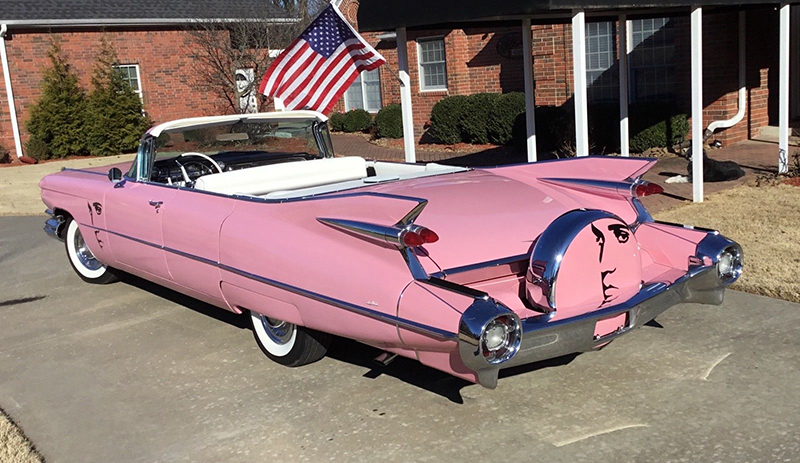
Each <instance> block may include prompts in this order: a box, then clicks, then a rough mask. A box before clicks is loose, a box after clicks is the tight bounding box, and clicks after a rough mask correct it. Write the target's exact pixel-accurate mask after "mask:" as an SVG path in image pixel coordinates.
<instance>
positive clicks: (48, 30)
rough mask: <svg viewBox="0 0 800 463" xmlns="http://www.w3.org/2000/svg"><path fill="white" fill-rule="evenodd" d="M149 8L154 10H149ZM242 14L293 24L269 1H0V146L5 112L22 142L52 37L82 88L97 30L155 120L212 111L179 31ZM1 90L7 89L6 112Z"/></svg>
mask: <svg viewBox="0 0 800 463" xmlns="http://www.w3.org/2000/svg"><path fill="white" fill-rule="evenodd" d="M154 5H157V6H158V9H157V10H153V9H152V6H154ZM242 18H248V19H250V18H266V19H265V20H266V21H269V22H275V23H280V22H295V20H294V19H290V18H287V17H286V14H285V13H284V12H283V11H282V10H280V9H278V8H275V7H273V6H272V4H271V3H269V2H258V1H256V0H228V1H226V2H218V1H212V0H195V1H182V0H162V1H160V2H158V3H157V4H153V3H143V2H85V1H81V0H67V1H59V2H55V3H52V2H51V3H49V4H47V5H46V8H44V7H43V4H42V3H41V2H34V1H29V0H25V1H15V2H5V1H4V2H2V4H0V27H2V38H0V41H1V42H0V51H3V53H4V55H5V57H6V59H4V63H3V65H2V67H3V73H2V74H0V146H3V147H5V148H6V149H8V150H10V151H11V152H12V153H13V152H14V151H15V145H16V143H15V139H14V138H15V137H14V129H13V125H14V124H13V123H12V116H11V112H12V111H15V112H16V121H17V123H18V127H19V132H20V138H21V142H22V143H24V142H25V140H26V139H27V134H26V133H25V128H24V127H25V121H26V120H27V119H28V115H29V110H30V108H31V106H32V105H34V104H35V103H36V101H37V99H38V95H39V91H40V86H41V79H42V73H43V70H44V69H45V68H46V67H47V66H48V65H49V60H48V57H47V53H48V51H49V49H50V46H51V39H52V38H54V37H57V38H58V40H59V42H60V44H61V47H62V49H63V50H64V52H65V54H66V55H67V58H68V62H69V63H70V65H71V66H72V69H73V70H74V71H75V72H76V73H77V75H78V77H79V79H80V82H81V85H82V86H84V88H89V85H90V79H91V73H92V67H93V66H94V65H95V59H96V56H97V51H98V46H99V40H100V38H101V36H102V35H105V37H107V38H108V40H109V41H110V42H111V44H112V45H113V46H114V48H115V49H116V51H117V55H118V57H119V65H118V66H119V68H120V70H122V71H123V72H124V75H125V76H126V78H127V80H128V81H129V82H130V84H131V86H132V87H133V88H134V90H135V91H136V92H137V93H138V94H139V95H140V96H141V98H142V102H143V103H144V109H145V111H146V112H147V113H148V115H149V116H150V117H151V118H152V119H153V120H154V121H155V122H160V121H165V120H170V119H175V118H181V117H190V116H202V115H207V114H211V113H214V112H219V111H220V105H219V102H218V101H217V100H215V99H214V97H212V96H209V95H207V94H203V92H199V91H197V89H195V88H193V86H192V80H191V78H190V77H191V69H192V67H191V58H190V53H191V52H190V48H191V41H190V40H189V33H188V32H187V30H186V29H187V26H188V25H190V24H191V23H193V22H196V21H198V20H202V21H204V22H205V21H212V22H215V23H216V22H219V23H224V22H227V21H236V20H240V19H242ZM223 39H224V38H223ZM6 62H7V64H8V65H7V66H6V65H5V63H6ZM6 76H9V77H10V79H9V80H8V81H6ZM9 84H10V85H9ZM9 94H13V103H14V105H13V109H12V105H10V101H9Z"/></svg>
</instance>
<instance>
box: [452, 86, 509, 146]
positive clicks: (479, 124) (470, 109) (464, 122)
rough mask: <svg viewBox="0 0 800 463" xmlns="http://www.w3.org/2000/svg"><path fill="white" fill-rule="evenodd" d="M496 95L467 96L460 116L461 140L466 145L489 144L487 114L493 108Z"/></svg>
mask: <svg viewBox="0 0 800 463" xmlns="http://www.w3.org/2000/svg"><path fill="white" fill-rule="evenodd" d="M498 97H500V94H498V93H476V94H474V95H469V96H468V97H467V101H466V107H465V108H464V113H463V114H462V115H461V121H460V122H461V135H462V140H463V141H465V142H467V143H477V144H485V143H489V128H488V122H489V113H490V109H491V108H492V107H494V104H495V102H496V101H497V98H498Z"/></svg>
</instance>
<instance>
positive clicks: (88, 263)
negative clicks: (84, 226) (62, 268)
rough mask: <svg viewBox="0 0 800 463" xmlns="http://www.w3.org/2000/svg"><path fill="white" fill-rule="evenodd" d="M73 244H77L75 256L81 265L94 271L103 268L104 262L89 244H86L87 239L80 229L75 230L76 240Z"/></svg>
mask: <svg viewBox="0 0 800 463" xmlns="http://www.w3.org/2000/svg"><path fill="white" fill-rule="evenodd" d="M73 244H74V246H75V256H76V257H77V258H78V260H79V261H80V263H81V265H83V266H84V267H86V268H87V269H89V270H92V271H94V270H99V269H101V268H103V264H101V263H100V261H99V260H97V258H96V257H95V256H94V254H92V251H91V250H90V249H89V246H87V245H86V241H85V240H84V239H83V235H82V234H81V231H80V229H78V230H75V240H74V241H73Z"/></svg>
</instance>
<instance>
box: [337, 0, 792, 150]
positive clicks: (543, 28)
mask: <svg viewBox="0 0 800 463" xmlns="http://www.w3.org/2000/svg"><path fill="white" fill-rule="evenodd" d="M415 3H419V2H415ZM554 3H555V2H554ZM339 8H340V10H341V11H342V12H343V14H344V15H345V17H346V18H348V20H350V21H351V23H352V24H354V26H355V27H356V28H358V18H359V0H344V1H342V2H341V5H340V7H339ZM687 11H688V10H687ZM669 13H672V15H670V14H669ZM385 14H386V15H389V16H392V11H388V10H387V11H386V13H385ZM440 16H442V14H440ZM744 16H745V36H746V37H747V40H746V47H745V48H746V52H745V56H744V58H745V61H746V66H745V73H744V77H745V87H746V90H745V102H746V105H745V116H744V118H743V120H742V121H741V122H739V123H737V124H736V125H734V126H733V127H730V128H727V129H724V130H720V131H718V132H717V133H716V134H715V135H714V138H715V139H719V140H720V141H722V142H723V143H725V144H731V143H736V142H740V141H742V140H746V139H749V138H754V137H758V136H759V134H760V132H761V131H762V129H763V128H764V127H767V126H776V125H777V124H778V121H777V119H778V115H777V112H778V105H779V103H778V92H777V87H778V83H777V71H778V28H777V24H778V16H779V12H778V9H777V7H776V5H751V6H749V7H748V8H747V9H746V10H745V12H744ZM537 22H538V24H537ZM509 23H510V24H509ZM474 24H475V26H474V27H463V26H462V25H463V22H462V23H458V22H456V23H455V25H457V26H461V27H460V28H459V27H441V26H440V27H438V28H434V27H430V26H424V25H422V26H416V27H413V28H412V27H409V28H408V31H407V39H408V43H407V48H408V59H409V71H410V72H409V75H410V79H411V94H412V104H413V112H414V129H415V135H416V136H417V137H418V138H419V137H420V136H422V134H423V133H424V130H425V124H426V122H427V121H428V118H429V115H430V111H431V108H432V107H433V105H434V104H435V103H436V102H437V101H439V100H440V99H441V98H443V97H444V96H447V95H466V94H472V93H478V92H498V93H505V92H522V91H524V78H523V74H524V67H523V59H522V38H521V34H520V28H519V25H518V24H519V21H515V22H511V21H506V23H505V24H508V26H505V25H504V23H503V22H501V21H496V22H493V23H487V22H486V21H483V22H481V21H474ZM738 24H739V8H738V7H728V8H714V9H711V10H710V11H708V12H706V13H705V14H704V16H703V35H704V42H703V53H704V61H703V71H704V91H703V105H704V111H703V127H707V126H708V125H709V124H710V123H711V122H713V121H716V120H724V119H730V118H732V117H733V116H734V115H735V114H736V113H737V111H738V109H739V108H738V106H739V105H738V93H739V88H740V84H739V60H738V55H739V52H738V50H739V46H738V44H739V26H738ZM798 26H800V8H797V7H795V8H794V9H793V11H792V43H791V47H792V51H791V52H792V57H793V60H792V71H791V75H792V84H791V95H792V118H793V119H796V118H798V117H800V111H798V110H800V104H798V102H800V59H797V57H800V33H797V32H795V31H797V30H798ZM619 27H620V24H619V21H618V20H617V18H616V17H615V16H610V17H608V16H606V17H603V16H595V17H589V18H587V22H586V30H585V34H586V63H587V68H586V69H587V83H588V100H589V105H590V106H591V105H593V104H600V103H602V104H618V100H619V77H620V76H619V70H618V61H619V55H620V51H621V50H625V49H626V48H625V47H624V46H623V47H620V43H619V40H618V34H617V31H618V29H619ZM627 28H628V37H629V40H628V42H629V43H628V47H627V49H628V50H629V55H628V56H629V57H628V61H629V65H628V73H627V78H628V88H629V91H628V93H629V95H628V98H629V101H630V103H631V104H632V105H634V104H636V103H638V102H648V101H669V102H673V103H674V104H675V105H676V106H677V107H678V108H679V109H680V110H681V111H684V112H686V113H687V114H689V113H690V112H691V111H690V103H691V72H690V70H691V52H690V45H691V44H690V21H689V16H688V14H685V13H684V14H675V13H674V12H670V11H669V10H666V14H665V13H664V12H662V14H660V15H659V14H653V13H644V12H642V11H639V12H638V15H636V14H633V15H631V16H630V17H629V18H628V21H627ZM361 32H362V35H363V36H364V38H365V39H366V40H367V41H369V42H370V43H371V44H372V45H373V46H375V47H376V48H377V49H378V50H379V51H380V52H381V53H382V54H383V55H384V56H385V57H386V58H387V66H384V67H383V68H380V69H378V70H375V71H371V72H365V73H363V74H362V76H361V78H360V79H359V80H358V81H356V83H354V84H353V86H352V87H351V88H350V89H349V90H348V92H347V93H346V95H345V98H343V101H342V102H340V104H339V106H338V107H337V109H338V110H340V111H342V110H349V109H352V108H366V109H368V110H370V111H373V112H374V111H377V110H378V109H380V107H382V106H385V105H387V104H390V103H399V102H400V91H399V88H400V87H399V84H398V83H397V79H396V78H395V76H394V74H393V70H396V69H398V61H397V44H396V35H395V33H394V31H387V32H365V31H361ZM532 54H533V80H534V81H535V103H536V106H537V107H544V106H562V105H571V104H572V96H573V88H574V75H573V65H572V63H573V57H572V25H571V24H569V23H566V24H565V23H563V22H562V23H559V22H557V21H556V20H545V21H534V24H533V26H532ZM537 112H538V111H537Z"/></svg>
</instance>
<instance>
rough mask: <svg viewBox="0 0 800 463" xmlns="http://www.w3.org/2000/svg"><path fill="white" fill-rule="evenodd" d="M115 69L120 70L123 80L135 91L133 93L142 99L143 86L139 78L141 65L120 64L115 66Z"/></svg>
mask: <svg viewBox="0 0 800 463" xmlns="http://www.w3.org/2000/svg"><path fill="white" fill-rule="evenodd" d="M114 69H117V70H119V72H120V74H122V79H123V80H124V81H125V82H127V83H128V85H130V86H131V88H132V89H133V92H134V93H136V94H137V95H139V99H142V84H141V79H140V78H139V65H138V64H120V65H117V66H114Z"/></svg>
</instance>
